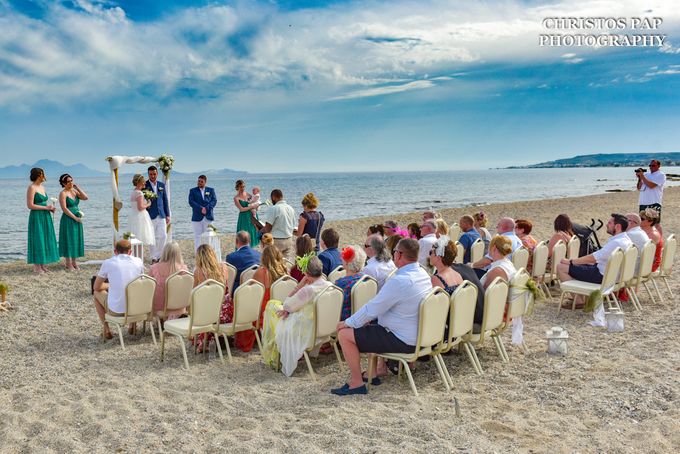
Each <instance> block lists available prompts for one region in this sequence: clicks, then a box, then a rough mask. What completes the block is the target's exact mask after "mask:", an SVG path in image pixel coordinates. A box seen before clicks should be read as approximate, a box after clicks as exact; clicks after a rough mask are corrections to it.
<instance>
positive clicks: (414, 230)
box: [406, 222, 421, 240]
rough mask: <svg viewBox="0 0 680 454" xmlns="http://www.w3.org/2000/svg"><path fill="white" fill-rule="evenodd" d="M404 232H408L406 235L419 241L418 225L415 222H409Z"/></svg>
mask: <svg viewBox="0 0 680 454" xmlns="http://www.w3.org/2000/svg"><path fill="white" fill-rule="evenodd" d="M406 230H408V235H409V236H410V237H411V238H413V239H416V240H419V239H420V238H421V237H420V225H418V223H417V222H411V223H410V224H409V225H408V226H407V227H406Z"/></svg>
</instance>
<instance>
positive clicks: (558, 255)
mask: <svg viewBox="0 0 680 454" xmlns="http://www.w3.org/2000/svg"><path fill="white" fill-rule="evenodd" d="M566 257H567V245H566V244H565V242H564V241H562V240H557V243H555V246H553V252H552V259H551V260H550V275H551V276H552V277H555V276H557V265H559V263H560V262H561V261H562V259H564V258H566Z"/></svg>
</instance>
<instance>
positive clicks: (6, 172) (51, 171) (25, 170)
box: [0, 159, 108, 178]
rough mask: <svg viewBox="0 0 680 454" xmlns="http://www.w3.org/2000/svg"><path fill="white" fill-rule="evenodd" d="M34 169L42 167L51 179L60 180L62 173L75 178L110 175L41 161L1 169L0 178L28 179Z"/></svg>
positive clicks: (85, 168) (49, 161) (79, 166)
mask: <svg viewBox="0 0 680 454" xmlns="http://www.w3.org/2000/svg"><path fill="white" fill-rule="evenodd" d="M33 167H40V168H41V169H43V170H44V171H45V174H47V175H48V176H49V177H51V178H59V175H61V174H62V173H69V174H71V176H73V177H103V176H106V175H108V174H107V173H105V172H100V171H98V170H94V169H90V168H89V167H86V166H84V165H82V164H73V165H66V164H62V163H61V162H58V161H52V160H50V159H41V160H40V161H37V162H36V163H34V164H21V165H18V166H7V167H0V178H28V176H29V174H30V173H31V169H32V168H33Z"/></svg>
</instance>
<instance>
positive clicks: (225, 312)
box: [194, 244, 241, 352]
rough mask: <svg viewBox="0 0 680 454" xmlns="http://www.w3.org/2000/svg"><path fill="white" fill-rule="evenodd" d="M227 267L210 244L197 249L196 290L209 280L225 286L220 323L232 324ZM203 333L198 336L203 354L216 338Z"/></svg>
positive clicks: (237, 336)
mask: <svg viewBox="0 0 680 454" xmlns="http://www.w3.org/2000/svg"><path fill="white" fill-rule="evenodd" d="M227 276H228V272H227V265H225V264H224V263H221V262H220V261H219V260H218V258H217V255H216V254H215V250H214V249H213V248H212V247H210V245H208V244H201V245H199V246H198V249H196V265H195V267H194V288H195V287H198V286H199V285H200V284H201V283H203V282H205V281H207V280H208V279H213V280H215V281H217V282H219V283H220V284H224V299H223V301H222V305H221V306H220V323H231V318H232V317H233V314H234V307H233V305H232V301H231V299H230V298H229V288H228V285H227ZM205 334H206V333H201V334H199V335H198V336H197V338H196V342H197V348H198V351H199V352H203V349H204V348H209V345H210V341H212V340H213V338H214V336H213V334H212V333H207V334H208V336H207V338H206V335H205ZM239 334H241V333H237V335H236V343H237V346H238V340H239Z"/></svg>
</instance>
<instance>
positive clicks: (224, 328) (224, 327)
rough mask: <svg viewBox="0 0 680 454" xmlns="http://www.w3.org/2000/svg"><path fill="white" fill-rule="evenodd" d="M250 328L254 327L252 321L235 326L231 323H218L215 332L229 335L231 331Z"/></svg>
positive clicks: (235, 331)
mask: <svg viewBox="0 0 680 454" xmlns="http://www.w3.org/2000/svg"><path fill="white" fill-rule="evenodd" d="M251 329H255V327H254V326H253V324H252V323H240V324H238V325H236V327H234V324H233V323H220V326H219V327H218V328H217V333H218V334H226V335H227V336H230V335H231V334H233V333H238V332H241V331H248V330H251Z"/></svg>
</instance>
